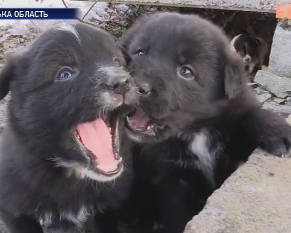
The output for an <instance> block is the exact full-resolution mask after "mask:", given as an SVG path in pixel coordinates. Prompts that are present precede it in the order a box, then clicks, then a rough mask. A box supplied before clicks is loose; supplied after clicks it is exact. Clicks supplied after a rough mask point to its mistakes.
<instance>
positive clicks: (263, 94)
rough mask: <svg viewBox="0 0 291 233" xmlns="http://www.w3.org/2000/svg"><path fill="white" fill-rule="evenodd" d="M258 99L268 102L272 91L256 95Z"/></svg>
mask: <svg viewBox="0 0 291 233" xmlns="http://www.w3.org/2000/svg"><path fill="white" fill-rule="evenodd" d="M256 96H257V99H258V100H259V101H260V102H261V103H264V102H266V101H267V100H268V99H270V98H271V97H272V95H271V94H270V93H262V94H259V95H256Z"/></svg>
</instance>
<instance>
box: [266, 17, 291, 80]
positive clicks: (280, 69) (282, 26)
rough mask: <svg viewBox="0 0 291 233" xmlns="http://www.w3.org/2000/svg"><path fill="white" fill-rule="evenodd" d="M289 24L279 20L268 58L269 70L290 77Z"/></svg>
mask: <svg viewBox="0 0 291 233" xmlns="http://www.w3.org/2000/svg"><path fill="white" fill-rule="evenodd" d="M288 51H291V26H290V25H288V23H287V21H285V20H281V21H280V22H279V23H278V24H277V27H276V29H275V33H274V37H273V43H272V47H271V53H270V58H269V67H268V68H269V70H270V72H272V73H274V74H276V75H279V76H282V77H287V78H291V56H290V52H288Z"/></svg>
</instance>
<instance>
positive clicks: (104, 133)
mask: <svg viewBox="0 0 291 233" xmlns="http://www.w3.org/2000/svg"><path fill="white" fill-rule="evenodd" d="M75 136H76V139H77V140H78V141H79V143H81V145H83V146H84V147H85V148H86V149H87V150H89V151H91V152H92V154H93V156H91V157H93V160H94V161H93V162H95V164H97V170H98V172H100V173H101V174H102V175H105V176H113V175H115V174H117V173H118V172H119V171H120V170H121V168H122V158H121V157H120V156H119V138H118V116H117V114H111V116H110V117H109V116H108V117H107V119H101V118H99V119H97V120H95V121H92V122H86V123H81V124H79V125H78V126H77V127H76V130H75Z"/></svg>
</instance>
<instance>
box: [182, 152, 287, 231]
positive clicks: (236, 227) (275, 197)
mask: <svg viewBox="0 0 291 233" xmlns="http://www.w3.org/2000/svg"><path fill="white" fill-rule="evenodd" d="M290 168H291V159H290V158H285V159H282V158H277V157H273V156H264V154H261V153H260V154H253V155H252V156H251V157H250V159H249V161H248V162H247V163H246V164H245V165H243V166H242V167H240V168H239V169H238V170H237V171H236V172H235V173H234V174H233V175H232V176H231V177H230V178H229V179H228V180H226V181H225V183H224V184H223V185H222V187H221V188H220V189H218V190H216V191H215V192H214V193H213V195H212V196H211V197H210V198H209V199H208V203H207V204H206V207H205V208H204V209H203V210H202V211H201V212H200V214H198V215H197V216H195V217H194V218H193V219H192V220H191V221H190V222H189V223H188V225H187V227H186V230H185V233H194V232H198V233H200V232H201V233H234V232H235V233H254V232H264V233H275V232H280V233H290V229H291V218H290V211H291V201H290V198H291V196H290V195H291V194H290V193H291V179H290V176H291V169H290Z"/></svg>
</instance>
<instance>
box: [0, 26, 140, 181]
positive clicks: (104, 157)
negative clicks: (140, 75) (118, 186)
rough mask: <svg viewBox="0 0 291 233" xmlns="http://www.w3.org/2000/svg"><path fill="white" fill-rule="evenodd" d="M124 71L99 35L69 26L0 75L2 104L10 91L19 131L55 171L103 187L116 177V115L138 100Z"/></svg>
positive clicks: (119, 166)
mask: <svg viewBox="0 0 291 233" xmlns="http://www.w3.org/2000/svg"><path fill="white" fill-rule="evenodd" d="M124 64H125V61H124V59H123V56H122V53H121V52H120V50H119V49H118V47H117V46H116V45H115V44H114V41H113V39H112V38H111V36H110V35H109V34H107V33H106V32H104V31H102V30H99V29H96V28H93V27H90V26H87V25H84V24H76V25H75V26H72V25H65V24H64V25H60V26H59V27H56V28H53V29H49V30H48V31H46V32H44V33H43V34H42V35H41V36H39V38H38V39H37V40H36V41H35V42H34V43H33V44H32V45H31V47H30V48H29V49H28V50H27V51H26V52H24V53H23V54H22V55H20V56H18V57H14V58H12V59H11V60H10V61H8V63H7V64H6V66H5V67H4V68H3V70H2V72H1V74H0V98H1V99H2V98H4V97H5V96H6V95H7V93H8V92H9V90H11V97H12V101H11V103H10V119H11V120H10V122H11V125H12V127H13V128H14V131H17V133H18V134H19V135H20V136H21V138H22V140H23V141H24V142H25V143H27V146H28V147H29V148H30V149H31V150H33V151H34V152H37V153H38V154H41V155H43V156H45V159H48V160H55V162H56V165H57V166H65V167H67V168H69V169H71V170H72V171H77V172H78V173H79V174H83V175H84V176H87V177H88V176H89V177H90V178H93V179H96V180H99V181H109V180H112V179H114V178H116V177H117V176H119V175H120V174H121V172H122V161H121V157H120V155H119V147H120V140H119V131H118V128H119V120H118V113H119V109H123V108H121V107H123V106H127V105H131V104H133V103H134V102H135V101H136V99H137V98H136V96H135V89H134V86H133V83H132V79H131V77H130V76H129V74H128V73H127V72H126V71H125V70H124V69H123V65H124Z"/></svg>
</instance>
